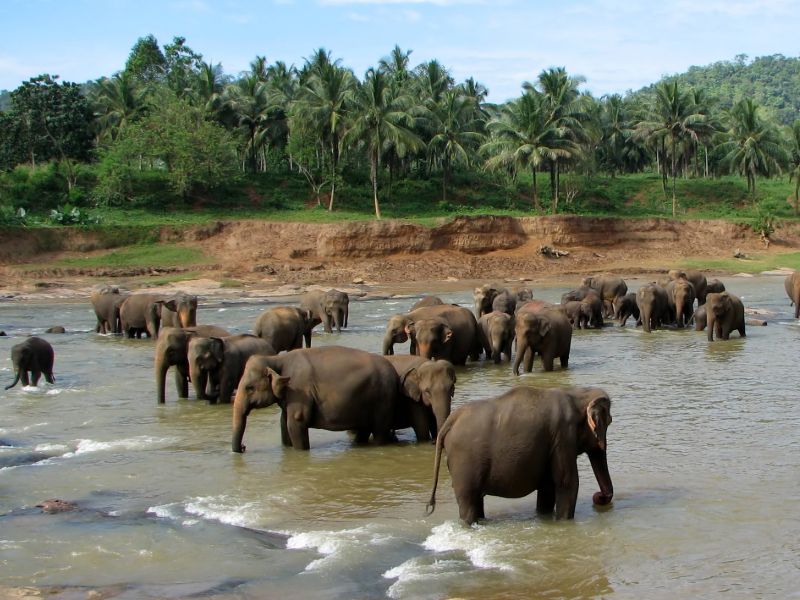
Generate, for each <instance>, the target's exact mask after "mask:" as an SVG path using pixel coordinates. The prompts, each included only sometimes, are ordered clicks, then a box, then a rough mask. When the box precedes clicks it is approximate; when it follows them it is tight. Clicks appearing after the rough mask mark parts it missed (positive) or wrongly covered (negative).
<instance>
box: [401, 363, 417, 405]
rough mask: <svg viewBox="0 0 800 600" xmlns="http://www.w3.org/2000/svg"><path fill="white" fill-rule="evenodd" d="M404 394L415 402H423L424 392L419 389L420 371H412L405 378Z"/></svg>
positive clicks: (403, 382)
mask: <svg viewBox="0 0 800 600" xmlns="http://www.w3.org/2000/svg"><path fill="white" fill-rule="evenodd" d="M401 383H402V384H403V392H404V393H405V395H406V396H408V397H409V398H411V399H412V400H414V401H415V402H422V390H420V389H419V371H417V369H411V370H409V371H408V373H406V374H405V375H404V376H403V378H402V382H401Z"/></svg>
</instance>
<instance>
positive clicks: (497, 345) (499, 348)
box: [491, 332, 503, 365]
mask: <svg viewBox="0 0 800 600" xmlns="http://www.w3.org/2000/svg"><path fill="white" fill-rule="evenodd" d="M491 346H492V359H493V360H494V364H496V365H499V364H500V358H501V355H502V353H503V333H502V332H496V333H494V334H492V343H491Z"/></svg>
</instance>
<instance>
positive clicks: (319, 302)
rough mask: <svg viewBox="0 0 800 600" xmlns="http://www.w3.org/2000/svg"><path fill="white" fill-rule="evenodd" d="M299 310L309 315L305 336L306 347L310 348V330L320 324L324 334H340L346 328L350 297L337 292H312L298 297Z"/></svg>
mask: <svg viewBox="0 0 800 600" xmlns="http://www.w3.org/2000/svg"><path fill="white" fill-rule="evenodd" d="M300 310H304V311H308V312H310V313H311V327H310V328H309V330H308V333H307V334H306V347H310V346H311V329H313V328H314V327H316V326H317V325H319V324H320V323H322V325H323V327H324V329H325V332H326V333H333V326H335V327H336V332H337V333H341V331H342V327H345V328H346V327H347V320H348V316H349V314H350V297H349V296H348V295H347V294H346V293H344V292H340V291H339V290H328V291H327V292H324V291H322V290H313V291H310V292H306V293H305V294H303V295H302V296H301V297H300Z"/></svg>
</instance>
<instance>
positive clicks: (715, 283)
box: [701, 279, 725, 306]
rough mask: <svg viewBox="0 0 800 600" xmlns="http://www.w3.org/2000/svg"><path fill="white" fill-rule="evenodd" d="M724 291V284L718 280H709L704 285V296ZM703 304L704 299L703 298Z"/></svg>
mask: <svg viewBox="0 0 800 600" xmlns="http://www.w3.org/2000/svg"><path fill="white" fill-rule="evenodd" d="M724 291H725V284H724V283H722V282H721V281H720V280H719V279H709V280H708V282H707V283H706V296H707V295H708V294H719V293H721V292H724ZM703 303H704V304H705V297H703ZM701 306H702V305H701Z"/></svg>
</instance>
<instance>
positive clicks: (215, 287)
mask: <svg viewBox="0 0 800 600" xmlns="http://www.w3.org/2000/svg"><path fill="white" fill-rule="evenodd" d="M113 243H114V235H113V232H109V231H108V230H102V231H97V230H91V229H78V228H52V229H17V230H6V231H5V232H4V235H3V236H2V240H1V241H0V277H1V278H2V283H1V284H0V298H2V299H6V300H9V299H17V300H33V299H42V300H47V299H49V298H54V299H69V298H85V297H86V295H88V293H89V290H90V289H91V288H92V286H94V285H96V284H98V283H109V282H111V283H114V284H115V285H119V286H120V287H124V288H128V289H137V288H143V287H158V288H163V289H164V290H165V291H166V290H168V289H171V288H175V287H180V288H181V289H186V290H187V291H192V292H194V293H197V294H199V295H203V296H211V297H213V296H219V297H222V296H225V297H237V296H242V297H264V298H269V297H272V296H275V297H283V296H291V295H295V294H298V293H301V292H302V291H303V290H305V289H307V288H308V287H309V286H313V285H321V286H337V287H340V288H350V289H351V290H353V291H354V292H355V293H361V292H363V293H366V294H381V293H389V292H392V293H419V292H424V291H427V290H431V289H437V290H447V289H466V288H468V287H470V286H471V285H472V284H473V283H475V282H483V281H487V280H492V281H504V282H506V283H508V284H509V285H512V286H513V285H514V284H517V283H520V284H521V283H526V284H530V283H531V282H532V283H533V284H534V285H535V284H536V283H537V282H542V283H547V282H557V281H571V280H578V279H580V278H581V277H582V276H584V275H587V274H592V273H598V272H604V271H611V272H615V273H619V274H621V275H623V276H637V275H647V274H650V273H659V272H665V271H666V270H668V269H670V268H674V267H687V268H688V267H691V268H700V269H705V270H708V271H710V272H712V273H713V274H734V273H737V272H740V271H744V272H760V271H764V270H774V269H778V268H797V265H796V264H795V263H798V262H800V254H798V250H800V224H794V223H792V224H786V225H783V226H782V227H780V228H778V229H777V230H776V232H775V233H774V234H773V235H772V236H771V239H770V244H769V246H768V247H767V246H766V245H765V243H764V240H762V239H761V237H760V236H759V235H757V234H756V233H755V232H754V231H753V230H752V229H751V228H750V227H749V226H746V225H742V224H736V223H732V222H729V221H724V220H693V221H680V220H672V219H614V218H594V217H577V216H555V217H519V218H516V217H507V216H481V217H456V218H455V219H452V220H442V221H440V222H438V223H436V224H435V225H433V226H431V227H427V226H423V225H420V224H416V223H412V222H408V221H400V220H386V221H372V222H348V223H337V224H313V223H277V222H269V221H256V220H241V221H218V222H216V223H213V224H211V225H202V226H199V225H194V226H187V227H175V226H169V227H162V228H160V229H159V230H157V232H156V233H155V236H154V238H153V239H152V243H151V244H150V245H146V246H142V245H136V246H132V247H130V246H122V247H117V248H109V246H110V245H111V246H113ZM143 249H144V250H146V252H142V250H143ZM134 250H135V252H134ZM126 253H127V254H126ZM737 253H738V254H739V255H740V256H744V258H743V259H734V258H733V257H734V254H737Z"/></svg>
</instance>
